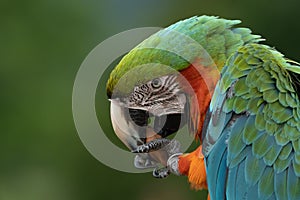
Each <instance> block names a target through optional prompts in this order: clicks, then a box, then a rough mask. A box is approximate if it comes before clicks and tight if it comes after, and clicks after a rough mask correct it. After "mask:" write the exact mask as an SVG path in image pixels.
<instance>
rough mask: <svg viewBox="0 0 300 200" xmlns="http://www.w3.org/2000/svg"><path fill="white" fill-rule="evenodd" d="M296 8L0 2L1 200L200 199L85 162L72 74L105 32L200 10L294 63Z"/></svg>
mask: <svg viewBox="0 0 300 200" xmlns="http://www.w3.org/2000/svg"><path fill="white" fill-rule="evenodd" d="M299 5H300V2H299V1H296V0H286V1H282V0H274V1H272V0H255V1H254V0H253V1H243V0H242V1H238V0H209V1H208V0H206V1H202V0H190V1H188V0H187V1H180V0H165V1H159V0H152V1H146V0H140V1H133V0H128V1H121V0H111V1H109V0H107V1H102V0H99V1H96V0H87V1H83V0H81V1H79V0H73V1H70V0H69V1H68V0H60V1H58V0H48V1H45V0H27V1H14V0H2V1H1V2H0V15H1V17H0V23H1V24H0V25H1V26H0V41H1V43H0V44H1V46H0V49H1V54H0V58H1V59H0V66H1V67H0V75H1V78H0V88H1V91H2V93H1V96H0V106H1V118H0V120H1V122H0V124H1V138H0V200H41V199H43V200H48V199H49V200H50V199H51V200H52V199H55V200H60V199H62V200H69V199H72V200H81V199H89V200H94V199H132V200H135V199H136V200H151V199H158V200H160V199H164V200H165V199H174V200H181V199H201V198H202V199H204V196H205V192H204V193H201V192H195V191H192V190H190V188H189V185H188V184H187V180H186V178H185V177H175V176H170V177H169V178H167V179H164V180H157V179H154V178H152V176H151V174H149V173H148V174H126V173H123V172H118V171H116V170H113V169H110V168H108V167H106V166H104V165H103V164H101V163H100V162H99V161H97V160H96V159H94V158H93V157H92V156H91V155H90V154H89V153H88V151H87V150H86V149H85V147H84V146H83V145H82V143H81V141H80V139H79V137H78V135H77V132H76V129H75V127H74V123H73V118H72V107H71V105H72V102H71V97H72V87H73V81H74V78H75V75H76V72H77V70H78V69H79V67H80V64H81V62H82V61H83V60H84V58H85V57H86V56H87V54H88V53H89V52H90V51H91V50H92V49H93V48H94V47H95V46H96V45H97V44H99V43H100V42H101V41H103V40H105V39H106V38H108V37H109V36H112V35H114V34H117V33H119V32H121V31H124V30H128V29H131V28H136V27H145V26H160V27H165V26H167V25H169V24H172V23H174V22H176V21H178V20H180V19H184V18H187V17H190V16H193V15H203V14H209V15H219V16H222V17H226V18H230V19H236V18H237V19H241V20H242V21H243V24H242V25H243V26H247V27H251V28H252V30H253V31H254V32H255V33H257V34H261V35H263V37H264V38H267V41H266V43H267V44H269V45H271V46H275V47H276V48H277V49H279V50H280V51H281V52H283V53H284V54H285V55H287V56H288V57H290V58H293V59H296V60H297V58H298V56H299V54H298V53H299V52H298V49H299V46H300V39H299V35H300V27H299V22H298V19H300V12H299ZM99 88H101V85H100V86H99ZM102 88H103V87H102ZM116 142H117V141H116ZM99 145H101V142H99ZM112 156H117V155H112Z"/></svg>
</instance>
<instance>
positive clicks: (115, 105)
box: [110, 99, 146, 150]
mask: <svg viewBox="0 0 300 200" xmlns="http://www.w3.org/2000/svg"><path fill="white" fill-rule="evenodd" d="M110 117H111V122H112V126H113V129H114V131H115V133H116V135H117V136H118V138H119V139H120V140H121V141H122V142H123V143H124V144H125V145H126V146H127V147H128V148H129V149H130V150H133V149H136V148H137V147H138V146H139V145H141V144H144V143H145V139H146V127H142V126H138V125H136V124H135V123H134V122H133V121H132V120H130V117H129V113H128V108H126V107H125V106H122V103H120V101H119V100H118V99H112V100H111V104H110Z"/></svg>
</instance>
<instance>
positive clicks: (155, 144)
mask: <svg viewBox="0 0 300 200" xmlns="http://www.w3.org/2000/svg"><path fill="white" fill-rule="evenodd" d="M170 142H171V140H169V139H166V138H160V139H156V140H152V141H150V142H148V143H146V144H143V145H140V146H138V147H137V148H136V149H134V150H132V151H131V152H132V153H149V152H151V151H157V150H159V149H161V148H163V147H165V146H166V145H168V144H169V143H170Z"/></svg>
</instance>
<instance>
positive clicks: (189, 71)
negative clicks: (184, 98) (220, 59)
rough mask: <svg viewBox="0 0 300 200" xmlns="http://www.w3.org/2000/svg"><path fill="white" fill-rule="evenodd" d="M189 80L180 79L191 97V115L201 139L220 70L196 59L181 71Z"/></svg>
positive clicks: (194, 129) (194, 128) (194, 130)
mask: <svg viewBox="0 0 300 200" xmlns="http://www.w3.org/2000/svg"><path fill="white" fill-rule="evenodd" d="M180 73H181V74H182V75H183V77H184V78H185V79H186V80H187V82H186V80H185V81H180V82H181V83H182V86H183V90H184V91H186V93H187V94H188V95H189V97H190V108H189V109H190V112H189V113H190V117H191V122H192V124H191V125H192V126H193V127H192V129H193V132H194V133H195V136H196V139H201V133H202V127H203V123H204V120H205V116H206V112H207V109H208V107H209V104H210V101H211V98H212V95H213V92H214V89H215V87H216V84H217V82H218V80H219V78H220V72H219V70H218V69H217V68H216V67H215V66H210V67H207V66H205V67H204V66H203V65H201V59H196V60H195V62H193V63H192V64H191V65H190V66H189V67H187V68H185V69H184V70H182V71H180Z"/></svg>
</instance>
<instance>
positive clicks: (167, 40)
mask: <svg viewBox="0 0 300 200" xmlns="http://www.w3.org/2000/svg"><path fill="white" fill-rule="evenodd" d="M239 23H240V21H239V20H226V19H220V18H218V17H214V16H200V17H197V16H195V17H191V18H189V19H186V20H183V21H179V22H177V23H175V24H173V25H171V26H169V27H167V28H165V29H163V30H161V31H158V32H157V33H155V34H153V35H152V36H150V37H149V38H148V39H146V40H144V41H143V42H142V43H141V44H139V45H138V46H136V47H135V48H134V49H133V50H131V51H130V52H129V53H128V54H127V55H126V56H124V57H123V59H122V60H121V61H120V63H119V64H118V65H117V66H116V67H115V69H114V70H113V71H112V72H111V74H110V78H109V80H108V82H107V95H108V96H109V97H110V98H111V97H112V94H114V95H117V96H126V95H128V94H129V93H130V92H131V91H132V90H133V88H134V86H135V85H136V84H141V83H145V82H147V81H149V80H151V79H153V78H155V77H158V76H163V75H169V74H173V73H176V72H178V71H181V70H183V69H185V68H187V67H188V66H189V65H190V64H191V63H192V62H193V61H194V60H195V59H196V58H200V59H201V62H203V63H201V64H202V65H203V66H211V65H216V66H217V67H218V69H219V70H221V69H222V68H223V66H224V63H225V61H226V59H227V58H228V57H229V56H230V55H231V54H232V53H233V52H234V51H236V50H237V48H238V47H240V46H242V45H244V44H246V43H252V42H254V43H256V42H259V41H260V40H262V39H261V37H260V36H258V35H253V34H251V31H250V29H248V28H234V27H233V26H235V25H237V24H239ZM213 63H215V64H213ZM119 81H120V82H119Z"/></svg>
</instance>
